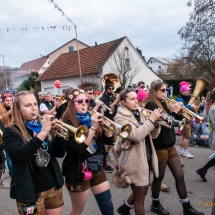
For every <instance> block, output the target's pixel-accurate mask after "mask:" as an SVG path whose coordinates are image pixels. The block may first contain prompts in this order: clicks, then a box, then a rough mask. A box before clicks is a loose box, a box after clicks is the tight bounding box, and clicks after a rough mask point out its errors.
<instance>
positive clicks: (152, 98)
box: [146, 80, 172, 111]
mask: <svg viewBox="0 0 215 215" xmlns="http://www.w3.org/2000/svg"><path fill="white" fill-rule="evenodd" d="M163 85H165V86H166V85H167V84H166V83H164V82H163V81H161V80H157V81H153V82H152V83H151V86H150V90H149V94H148V99H147V101H146V104H147V103H148V102H154V103H155V104H156V105H157V106H158V107H159V108H161V109H163V106H162V104H161V102H160V101H159V100H158V99H157V98H156V96H155V92H157V91H158V90H159V89H160V88H161V87H162V86H163ZM164 102H165V103H166V106H167V108H168V109H169V110H170V111H172V108H171V107H170V106H169V104H168V103H167V101H166V100H165V99H164Z"/></svg>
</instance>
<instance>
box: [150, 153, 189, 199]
mask: <svg viewBox="0 0 215 215" xmlns="http://www.w3.org/2000/svg"><path fill="white" fill-rule="evenodd" d="M166 164H167V165H168V166H169V168H170V170H171V172H172V174H173V177H174V178H175V184H176V189H177V192H178V195H179V197H180V199H185V198H187V190H186V185H185V182H184V173H183V170H182V167H181V162H180V160H179V157H175V158H172V159H169V160H168V161H167V163H161V164H160V163H159V164H158V168H159V177H158V178H156V177H155V176H154V179H153V182H152V198H153V199H157V198H159V193H160V186H161V181H162V180H163V178H164V174H165V169H166Z"/></svg>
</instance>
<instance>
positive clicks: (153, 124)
mask: <svg viewBox="0 0 215 215" xmlns="http://www.w3.org/2000/svg"><path fill="white" fill-rule="evenodd" d="M148 120H149V121H150V122H151V123H152V124H153V125H154V126H155V123H154V122H152V120H151V119H148ZM155 127H156V126H155Z"/></svg>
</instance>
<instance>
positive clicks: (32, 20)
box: [0, 0, 193, 67]
mask: <svg viewBox="0 0 215 215" xmlns="http://www.w3.org/2000/svg"><path fill="white" fill-rule="evenodd" d="M54 1H55V3H56V4H57V5H58V6H59V7H60V8H61V9H62V11H63V12H64V13H65V14H66V15H67V16H68V17H69V18H70V19H71V20H72V22H73V23H75V24H76V26H77V30H78V39H79V40H80V41H82V42H84V43H86V44H88V45H90V46H93V45H95V41H96V42H97V44H101V43H106V42H109V41H112V40H115V39H118V38H121V37H124V36H127V37H128V39H129V40H130V41H131V43H132V44H133V45H134V46H135V47H138V48H139V49H141V50H142V53H143V55H144V56H145V57H146V59H147V60H148V59H149V58H150V57H166V58H172V57H174V54H177V51H178V50H179V49H180V47H181V45H180V43H181V41H180V39H179V36H178V35H177V32H178V30H179V29H180V28H181V27H182V26H184V25H185V24H186V22H187V21H188V19H189V14H190V13H191V11H192V9H193V7H187V1H188V0H132V1H131V0H108V1H105V0H54ZM0 5H1V6H0V55H1V54H4V58H5V64H6V65H7V66H11V67H20V66H21V64H22V63H24V62H27V61H30V60H33V59H36V58H39V57H40V55H47V54H49V53H50V52H52V51H53V50H55V49H57V48H58V47H60V46H62V45H63V44H65V43H67V42H68V41H69V40H71V39H73V38H75V31H74V28H72V29H71V30H70V31H69V30H63V29H60V28H59V27H56V30H53V29H50V30H49V31H48V29H47V27H50V26H71V23H70V22H68V21H67V19H66V18H65V16H62V12H59V11H58V10H56V9H55V8H54V3H53V4H52V5H51V4H50V0H49V1H48V0H0ZM26 27H28V28H30V31H29V29H28V31H27V32H26V31H25V30H24V32H23V31H22V30H21V28H26ZM34 27H44V30H39V31H38V30H36V31H34V29H33V28H34ZM7 28H11V29H10V30H9V32H7ZM12 28H15V33H14V30H13V29H12ZM1 29H4V30H2V31H1ZM40 29H41V28H40ZM1 34H2V35H1ZM2 64H3V63H2V58H0V66H1V65H2Z"/></svg>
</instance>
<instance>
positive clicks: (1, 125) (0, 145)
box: [0, 120, 6, 163]
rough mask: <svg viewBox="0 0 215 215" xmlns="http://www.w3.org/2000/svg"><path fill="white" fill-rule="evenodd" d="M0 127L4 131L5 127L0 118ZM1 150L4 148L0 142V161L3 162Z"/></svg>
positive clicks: (3, 155) (3, 157)
mask: <svg viewBox="0 0 215 215" xmlns="http://www.w3.org/2000/svg"><path fill="white" fill-rule="evenodd" d="M0 129H1V131H2V132H3V133H4V130H5V127H4V125H3V123H2V121H1V120H0ZM0 138H2V137H0ZM2 140H3V139H2ZM3 150H4V144H0V163H4V162H5V160H6V158H5V154H4V152H3Z"/></svg>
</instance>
